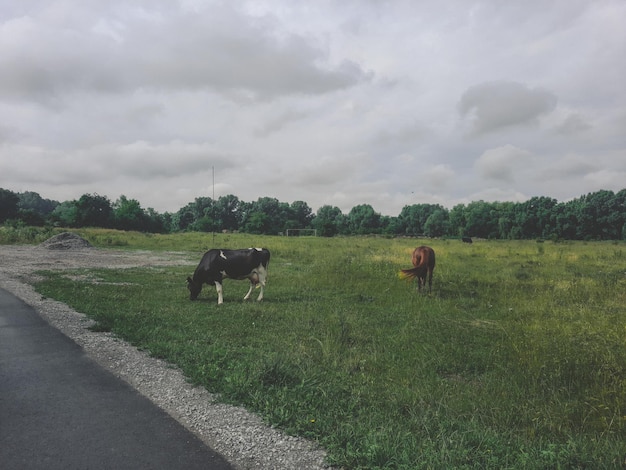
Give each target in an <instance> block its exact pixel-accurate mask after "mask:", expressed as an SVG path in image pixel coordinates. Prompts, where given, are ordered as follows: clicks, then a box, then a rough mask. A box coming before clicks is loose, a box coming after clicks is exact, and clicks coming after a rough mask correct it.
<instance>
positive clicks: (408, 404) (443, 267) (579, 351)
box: [36, 231, 626, 469]
mask: <svg viewBox="0 0 626 470" xmlns="http://www.w3.org/2000/svg"><path fill="white" fill-rule="evenodd" d="M83 236H86V238H88V239H90V241H91V242H92V243H94V242H96V243H95V244H97V245H99V246H116V247H119V246H123V247H125V248H128V249H151V250H173V251H185V252H189V257H190V259H192V260H198V261H199V259H200V256H201V253H202V251H203V250H205V249H207V248H209V247H210V246H213V237H212V235H210V234H204V236H203V235H200V234H181V235H163V236H143V235H139V234H126V233H122V232H112V231H109V232H106V233H99V232H98V231H94V232H92V233H91V234H89V233H87V234H85V235H83ZM90 237H91V238H90ZM215 238H216V240H215V245H216V246H222V247H227V248H236V247H247V246H266V247H267V248H269V249H270V250H271V251H272V261H271V262H270V277H269V282H268V285H267V289H266V294H265V300H264V301H263V302H262V303H256V302H253V301H251V302H248V303H244V302H242V301H241V298H242V297H243V295H244V294H245V292H246V290H247V285H246V284H245V283H240V282H236V281H229V280H227V281H225V289H224V300H225V303H224V304H223V305H221V306H218V305H217V301H216V294H215V289H214V288H212V287H205V290H204V291H203V292H202V294H201V295H200V300H199V301H197V302H190V301H189V300H188V293H187V290H186V288H185V282H184V280H185V277H186V276H187V275H189V274H191V272H192V271H193V269H192V268H189V267H187V268H182V267H171V268H141V269H139V268H137V269H126V270H86V271H85V270H82V271H80V272H76V271H73V272H72V273H71V274H77V273H80V274H82V275H83V276H80V277H78V279H80V280H78V281H77V280H75V279H76V278H75V277H74V279H73V280H72V279H71V278H70V277H69V276H68V274H70V273H59V272H48V273H45V278H44V280H43V281H42V282H40V283H39V284H38V285H37V286H36V287H37V289H38V291H39V292H41V293H42V294H43V295H45V296H48V297H52V298H55V299H58V300H61V301H63V302H65V303H67V304H69V305H71V306H72V307H74V308H76V309H77V310H79V311H82V312H85V313H87V314H88V315H89V316H90V317H92V318H94V319H95V320H96V321H97V328H98V329H101V330H104V331H113V332H114V333H116V334H117V335H119V336H120V337H123V338H125V339H126V340H128V341H129V342H131V343H132V344H134V345H136V346H137V347H139V348H142V349H146V350H148V351H149V352H150V353H151V354H153V355H154V356H157V357H161V358H164V359H166V360H168V361H170V362H172V363H175V364H177V365H179V366H180V367H181V368H182V370H183V371H184V372H185V374H186V375H187V377H188V378H189V380H190V381H192V382H193V383H196V384H199V385H202V386H204V387H206V388H207V389H208V390H210V391H212V392H216V393H219V394H220V395H221V397H222V399H223V400H225V401H227V402H232V403H240V404H243V405H245V406H246V407H247V408H249V409H251V410H254V411H255V412H258V413H259V414H260V415H261V416H263V418H264V419H265V420H266V421H267V422H268V423H270V424H272V425H275V426H279V427H281V428H282V429H285V430H286V431H287V432H289V433H292V434H298V435H302V436H305V437H308V438H311V439H314V440H316V441H318V442H319V443H320V444H321V445H322V446H323V447H324V448H326V449H327V450H328V452H329V463H331V464H335V465H338V466H342V467H344V468H406V469H414V468H434V469H439V468H468V469H470V468H476V469H478V468H480V469H483V468H494V469H496V468H497V469H500V468H516V469H517V468H520V469H544V468H563V469H570V468H623V466H624V465H625V458H626V256H624V249H625V248H626V245H625V244H623V243H582V242H577V243H550V242H546V243H536V242H528V241H525V242H522V241H520V242H517V241H507V242H477V243H474V244H473V245H466V244H462V243H460V242H459V241H445V240H432V241H428V242H427V243H428V244H429V245H430V246H432V247H433V248H434V249H435V251H436V253H437V267H436V268H435V275H434V282H433V293H432V294H431V295H426V294H423V293H422V294H417V293H416V292H415V289H414V286H413V285H411V284H408V283H407V282H405V281H401V280H399V279H398V276H397V272H398V270H399V269H400V268H402V267H410V259H411V251H412V249H413V248H414V247H415V246H417V245H418V244H421V243H424V240H409V239H384V238H335V239H323V238H300V239H298V238H283V237H253V236H246V235H222V234H219V235H217V236H215ZM107 240H111V242H108V241H107ZM115 240H118V241H115ZM124 241H126V242H125V243H124ZM94 280H98V282H94Z"/></svg>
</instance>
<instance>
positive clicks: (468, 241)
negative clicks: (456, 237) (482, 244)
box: [461, 237, 472, 243]
mask: <svg viewBox="0 0 626 470" xmlns="http://www.w3.org/2000/svg"><path fill="white" fill-rule="evenodd" d="M461 240H463V243H472V239H471V238H470V237H463V238H461Z"/></svg>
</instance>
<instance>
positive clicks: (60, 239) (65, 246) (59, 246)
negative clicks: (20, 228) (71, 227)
mask: <svg viewBox="0 0 626 470" xmlns="http://www.w3.org/2000/svg"><path fill="white" fill-rule="evenodd" d="M39 247H40V248H45V249H46V250H78V249H83V248H93V246H92V245H91V243H89V242H88V241H87V240H85V239H84V238H83V237H81V236H80V235H76V234H75V233H72V232H63V233H59V234H58V235H55V236H54V237H52V238H48V239H47V240H46V241H45V242H43V243H42V244H41V245H39Z"/></svg>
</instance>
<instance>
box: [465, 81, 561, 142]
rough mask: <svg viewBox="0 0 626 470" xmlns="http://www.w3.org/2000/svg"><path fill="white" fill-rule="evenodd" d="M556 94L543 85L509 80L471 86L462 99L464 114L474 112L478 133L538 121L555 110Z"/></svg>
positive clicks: (472, 115)
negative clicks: (543, 87) (534, 85)
mask: <svg viewBox="0 0 626 470" xmlns="http://www.w3.org/2000/svg"><path fill="white" fill-rule="evenodd" d="M556 104H557V98H556V96H555V95H554V94H553V93H551V92H549V91H547V90H544V89H541V88H533V89H531V88H528V87H527V86H525V85H523V84H521V83H517V82H509V81H497V82H487V83H482V84H480V85H475V86H472V87H470V88H468V89H467V90H466V91H465V93H463V96H462V97H461V100H460V102H459V105H458V106H459V111H460V112H461V115H462V116H464V117H465V116H467V115H470V117H471V119H472V120H473V123H472V126H473V127H472V129H473V132H474V133H476V134H484V133H489V132H493V131H495V130H497V129H500V128H503V127H509V126H517V125H523V124H530V123H534V122H536V120H537V118H538V117H539V116H541V115H543V114H547V113H550V112H551V111H553V110H554V109H555V107H556Z"/></svg>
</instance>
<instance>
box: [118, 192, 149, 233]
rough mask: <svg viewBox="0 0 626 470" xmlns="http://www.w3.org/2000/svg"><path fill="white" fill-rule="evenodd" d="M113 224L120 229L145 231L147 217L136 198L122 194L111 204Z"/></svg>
mask: <svg viewBox="0 0 626 470" xmlns="http://www.w3.org/2000/svg"><path fill="white" fill-rule="evenodd" d="M113 225H114V227H115V228H118V229H120V230H136V231H140V232H142V231H143V232H145V231H147V217H146V213H145V212H144V210H143V209H142V208H141V204H139V201H137V200H136V199H128V198H127V197H126V196H124V195H122V196H120V197H119V199H118V200H117V201H115V203H114V204H113Z"/></svg>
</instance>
